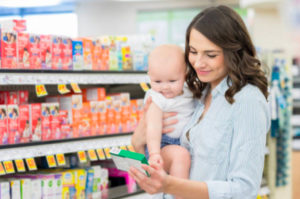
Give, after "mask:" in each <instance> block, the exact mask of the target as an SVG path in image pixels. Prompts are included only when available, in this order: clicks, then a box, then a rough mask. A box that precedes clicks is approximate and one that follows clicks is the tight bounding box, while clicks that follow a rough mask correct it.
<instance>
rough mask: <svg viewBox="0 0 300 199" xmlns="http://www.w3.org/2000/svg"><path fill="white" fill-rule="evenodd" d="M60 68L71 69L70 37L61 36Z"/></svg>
mask: <svg viewBox="0 0 300 199" xmlns="http://www.w3.org/2000/svg"><path fill="white" fill-rule="evenodd" d="M62 69H63V70H72V69H73V53H72V39H71V38H68V37H63V38H62Z"/></svg>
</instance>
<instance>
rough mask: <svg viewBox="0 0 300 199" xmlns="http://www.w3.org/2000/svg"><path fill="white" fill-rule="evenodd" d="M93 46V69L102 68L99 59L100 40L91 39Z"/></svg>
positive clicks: (100, 51)
mask: <svg viewBox="0 0 300 199" xmlns="http://www.w3.org/2000/svg"><path fill="white" fill-rule="evenodd" d="M93 46H94V51H93V56H92V58H93V70H104V69H103V68H104V67H103V66H102V61H101V56H102V55H101V54H102V44H101V40H100V39H99V38H98V39H95V40H94V41H93Z"/></svg>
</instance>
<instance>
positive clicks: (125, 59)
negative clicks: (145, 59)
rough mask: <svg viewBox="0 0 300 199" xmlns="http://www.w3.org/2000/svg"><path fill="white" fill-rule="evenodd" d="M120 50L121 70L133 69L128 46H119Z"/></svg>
mask: <svg viewBox="0 0 300 199" xmlns="http://www.w3.org/2000/svg"><path fill="white" fill-rule="evenodd" d="M121 52H122V69H123V70H133V63H132V57H131V49H130V47H129V46H123V47H122V48H121Z"/></svg>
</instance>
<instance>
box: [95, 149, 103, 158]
mask: <svg viewBox="0 0 300 199" xmlns="http://www.w3.org/2000/svg"><path fill="white" fill-rule="evenodd" d="M96 151H97V154H98V158H99V160H105V154H104V151H103V150H102V149H97V150H96Z"/></svg>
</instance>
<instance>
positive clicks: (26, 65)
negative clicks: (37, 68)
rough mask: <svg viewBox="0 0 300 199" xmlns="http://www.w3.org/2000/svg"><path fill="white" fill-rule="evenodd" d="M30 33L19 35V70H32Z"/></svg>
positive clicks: (19, 33)
mask: <svg viewBox="0 0 300 199" xmlns="http://www.w3.org/2000/svg"><path fill="white" fill-rule="evenodd" d="M29 55H30V54H29V33H24V32H18V33H17V57H18V68H19V69H30V62H29Z"/></svg>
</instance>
